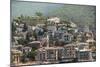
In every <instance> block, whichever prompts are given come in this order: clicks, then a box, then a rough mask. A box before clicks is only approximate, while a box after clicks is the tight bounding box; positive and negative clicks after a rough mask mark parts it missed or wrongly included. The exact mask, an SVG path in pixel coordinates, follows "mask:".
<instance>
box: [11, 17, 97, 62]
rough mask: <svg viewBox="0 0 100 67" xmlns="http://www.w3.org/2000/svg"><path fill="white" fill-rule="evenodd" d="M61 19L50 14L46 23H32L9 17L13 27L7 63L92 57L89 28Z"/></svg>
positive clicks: (92, 50)
mask: <svg viewBox="0 0 100 67" xmlns="http://www.w3.org/2000/svg"><path fill="white" fill-rule="evenodd" d="M65 22H66V21H61V19H60V18H58V17H50V18H48V19H47V22H46V24H43V23H42V24H40V23H39V24H36V25H35V26H32V25H28V23H26V22H24V21H23V22H21V23H19V22H18V21H17V22H16V21H13V22H12V23H13V25H15V26H16V30H15V31H14V33H12V45H11V53H12V54H11V58H12V59H11V63H12V64H19V63H24V62H30V61H34V62H35V63H33V64H48V63H67V62H82V61H83V62H84V61H95V60H96V52H95V51H96V50H95V48H96V42H95V39H94V37H95V36H94V34H93V32H92V31H91V30H90V31H84V32H83V31H82V32H80V31H79V30H78V26H77V25H76V24H75V23H74V22H72V21H69V22H66V23H65ZM32 51H33V52H32ZM31 53H32V54H31ZM33 56H34V57H33ZM31 59H33V60H31Z"/></svg>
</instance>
